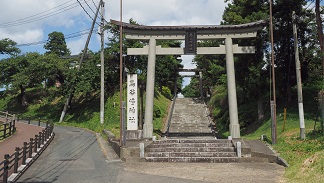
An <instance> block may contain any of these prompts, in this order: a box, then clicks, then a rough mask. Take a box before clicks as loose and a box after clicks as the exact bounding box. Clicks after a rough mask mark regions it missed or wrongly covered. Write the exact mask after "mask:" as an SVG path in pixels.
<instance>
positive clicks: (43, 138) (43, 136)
mask: <svg viewBox="0 0 324 183" xmlns="http://www.w3.org/2000/svg"><path fill="white" fill-rule="evenodd" d="M41 134H42V144H44V141H45V131H44V130H43V131H42V132H41Z"/></svg>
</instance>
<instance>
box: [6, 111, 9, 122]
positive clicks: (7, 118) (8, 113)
mask: <svg viewBox="0 0 324 183" xmlns="http://www.w3.org/2000/svg"><path fill="white" fill-rule="evenodd" d="M8 114H9V112H8V111H6V123H7V122H8Z"/></svg>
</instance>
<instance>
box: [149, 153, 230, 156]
mask: <svg viewBox="0 0 324 183" xmlns="http://www.w3.org/2000/svg"><path fill="white" fill-rule="evenodd" d="M146 157H236V152H150V153H147V154H146Z"/></svg>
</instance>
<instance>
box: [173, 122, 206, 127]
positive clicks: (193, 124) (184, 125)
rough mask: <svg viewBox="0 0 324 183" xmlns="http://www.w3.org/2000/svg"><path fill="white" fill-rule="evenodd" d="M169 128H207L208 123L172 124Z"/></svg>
mask: <svg viewBox="0 0 324 183" xmlns="http://www.w3.org/2000/svg"><path fill="white" fill-rule="evenodd" d="M170 126H179V127H208V126H209V123H172V124H171V125H170Z"/></svg>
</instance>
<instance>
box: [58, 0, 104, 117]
mask: <svg viewBox="0 0 324 183" xmlns="http://www.w3.org/2000/svg"><path fill="white" fill-rule="evenodd" d="M101 2H102V0H101V1H100V3H99V6H98V8H97V12H96V14H95V17H94V19H93V21H92V25H91V29H90V31H89V34H88V39H87V42H86V44H85V45H84V48H83V52H82V55H81V58H80V61H79V67H78V68H77V69H78V72H79V71H80V68H81V65H82V62H83V60H84V57H85V55H86V53H87V50H88V45H89V42H90V38H91V35H92V31H93V27H94V25H95V23H96V19H97V17H98V13H99V7H100V4H101ZM75 77H78V75H76V76H75ZM75 82H76V78H74V79H73V81H72V85H71V91H70V94H69V96H68V98H67V100H66V102H65V104H64V108H63V111H62V114H61V117H60V121H59V122H62V121H63V119H64V117H65V114H66V111H67V109H68V107H69V105H70V103H71V100H72V97H73V93H74V91H75V84H76V83H75Z"/></svg>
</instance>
